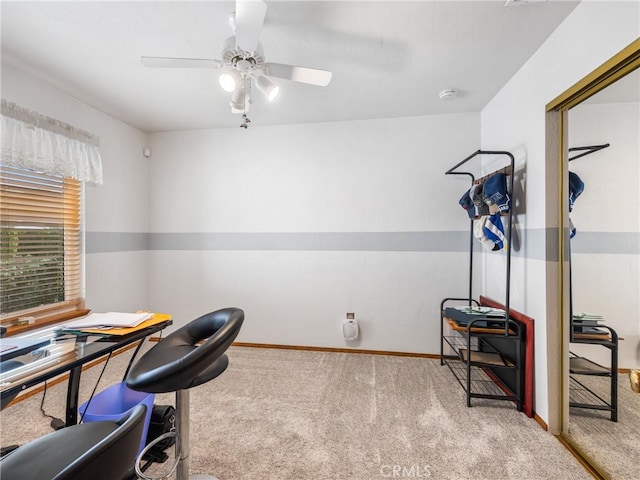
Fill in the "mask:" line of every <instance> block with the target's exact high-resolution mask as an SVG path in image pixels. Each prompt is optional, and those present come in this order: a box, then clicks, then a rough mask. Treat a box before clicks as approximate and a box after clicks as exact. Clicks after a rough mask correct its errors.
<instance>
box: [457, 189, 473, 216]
mask: <svg viewBox="0 0 640 480" xmlns="http://www.w3.org/2000/svg"><path fill="white" fill-rule="evenodd" d="M458 203H459V204H460V206H461V207H462V208H464V209H465V210H466V211H467V215H469V218H473V217H474V216H475V215H476V209H475V205H474V204H473V201H472V200H471V197H470V196H469V190H467V191H466V192H464V195H462V197H461V198H460V200H459V201H458Z"/></svg>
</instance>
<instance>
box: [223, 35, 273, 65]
mask: <svg viewBox="0 0 640 480" xmlns="http://www.w3.org/2000/svg"><path fill="white" fill-rule="evenodd" d="M240 60H246V61H247V62H249V63H250V64H251V66H252V67H253V68H262V65H263V64H264V52H263V50H262V45H261V44H258V46H257V48H256V49H255V51H253V52H245V51H244V50H242V49H241V48H239V47H236V38H235V37H229V38H227V39H226V40H225V42H224V45H223V49H222V61H223V62H224V64H225V65H228V66H230V67H234V68H238V62H239V61H240ZM245 68H246V67H245Z"/></svg>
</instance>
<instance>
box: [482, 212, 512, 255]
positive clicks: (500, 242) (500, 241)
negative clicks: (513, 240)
mask: <svg viewBox="0 0 640 480" xmlns="http://www.w3.org/2000/svg"><path fill="white" fill-rule="evenodd" d="M482 231H483V233H484V234H485V236H486V237H487V239H488V240H490V241H492V242H493V243H494V244H495V248H494V249H493V250H501V249H502V248H504V247H505V245H506V244H507V238H506V237H505V235H504V226H503V225H502V220H501V219H500V214H499V213H494V214H493V215H489V216H487V217H486V220H485V221H484V225H483V226H482Z"/></svg>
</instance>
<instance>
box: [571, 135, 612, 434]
mask: <svg viewBox="0 0 640 480" xmlns="http://www.w3.org/2000/svg"><path fill="white" fill-rule="evenodd" d="M609 146H610V144H609V143H604V144H601V145H588V146H584V147H572V148H569V152H579V153H577V154H576V155H574V156H572V157H570V158H569V161H573V160H576V159H578V158H581V157H584V156H586V155H590V154H592V153H595V152H598V151H600V150H603V149H605V148H607V147H609ZM569 248H571V247H570V246H569ZM569 260H570V262H569V315H570V316H571V322H570V330H569V342H570V343H571V344H582V345H599V346H601V347H604V348H607V349H609V351H610V353H611V361H610V365H611V366H610V367H609V368H607V367H605V366H602V365H600V364H598V363H596V362H594V361H592V360H590V359H588V358H586V357H583V356H580V355H577V354H575V353H573V352H569V353H570V357H569V406H570V407H573V408H581V409H589V410H602V411H607V412H611V421H613V422H617V421H618V334H617V333H616V331H615V330H614V329H613V328H611V327H609V326H607V325H604V324H598V323H597V322H596V324H593V325H588V326H587V325H585V324H584V323H582V322H579V321H574V319H573V281H572V273H571V250H569ZM585 327H586V328H585ZM587 328H588V330H587ZM589 377H591V379H592V380H593V378H594V377H600V378H603V377H604V378H608V379H609V381H608V384H609V385H608V387H609V388H608V389H607V388H606V387H605V388H602V386H601V385H597V386H596V385H595V384H594V382H593V381H590V379H589ZM598 387H599V388H598ZM606 390H609V391H608V392H606ZM607 393H608V394H607ZM607 397H608V398H607Z"/></svg>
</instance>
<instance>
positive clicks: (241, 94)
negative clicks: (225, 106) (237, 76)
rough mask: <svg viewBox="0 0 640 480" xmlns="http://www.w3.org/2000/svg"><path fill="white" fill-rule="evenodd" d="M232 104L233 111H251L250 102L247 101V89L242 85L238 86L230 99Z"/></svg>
mask: <svg viewBox="0 0 640 480" xmlns="http://www.w3.org/2000/svg"><path fill="white" fill-rule="evenodd" d="M229 105H231V113H245V112H248V111H249V102H248V101H247V93H246V90H245V89H244V88H242V87H240V88H236V90H235V91H234V92H233V93H232V95H231V100H229Z"/></svg>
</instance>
